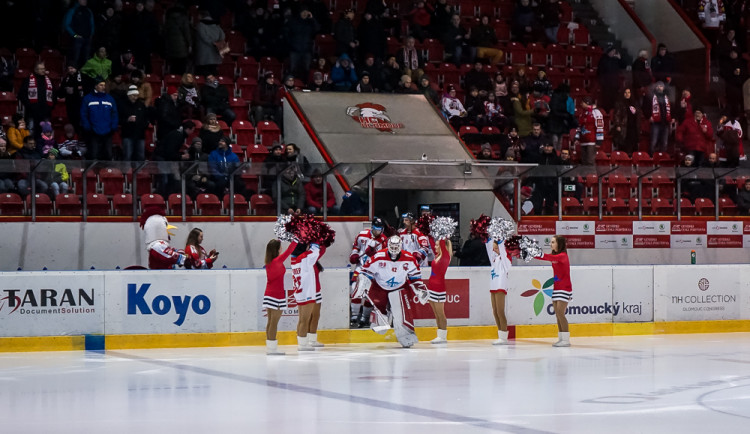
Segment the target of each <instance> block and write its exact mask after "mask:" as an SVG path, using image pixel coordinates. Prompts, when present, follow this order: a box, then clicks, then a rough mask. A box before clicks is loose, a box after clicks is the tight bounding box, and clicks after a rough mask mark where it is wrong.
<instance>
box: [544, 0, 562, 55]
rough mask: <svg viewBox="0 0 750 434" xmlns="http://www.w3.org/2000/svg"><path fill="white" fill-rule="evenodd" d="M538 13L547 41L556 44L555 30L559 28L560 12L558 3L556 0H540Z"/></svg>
mask: <svg viewBox="0 0 750 434" xmlns="http://www.w3.org/2000/svg"><path fill="white" fill-rule="evenodd" d="M538 14H539V21H540V22H541V25H542V27H543V28H544V35H545V36H546V37H547V41H548V42H550V43H552V44H557V30H558V29H559V28H560V15H561V14H562V12H561V11H560V3H558V1H557V0H542V1H541V4H540V5H539V13H538Z"/></svg>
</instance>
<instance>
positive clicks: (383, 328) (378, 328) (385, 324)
mask: <svg viewBox="0 0 750 434" xmlns="http://www.w3.org/2000/svg"><path fill="white" fill-rule="evenodd" d="M365 298H366V299H367V301H369V302H370V304H371V305H372V310H373V312H375V315H377V316H378V319H379V320H380V322H381V323H382V324H383V325H376V326H373V327H371V328H372V331H374V332H375V333H379V334H381V335H382V334H384V333H385V332H387V331H388V330H390V329H391V326H390V325H389V324H388V318H387V317H386V316H385V315H383V312H381V311H380V309H378V307H377V306H376V305H375V303H374V302H373V301H372V299H371V298H370V294H369V293H367V292H365Z"/></svg>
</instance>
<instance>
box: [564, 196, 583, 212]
mask: <svg viewBox="0 0 750 434" xmlns="http://www.w3.org/2000/svg"><path fill="white" fill-rule="evenodd" d="M562 213H563V215H583V205H581V202H579V201H578V199H576V198H574V197H563V198H562Z"/></svg>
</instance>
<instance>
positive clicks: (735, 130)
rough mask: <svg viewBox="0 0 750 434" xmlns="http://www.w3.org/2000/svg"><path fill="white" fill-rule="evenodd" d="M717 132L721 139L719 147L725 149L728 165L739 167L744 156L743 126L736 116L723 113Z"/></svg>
mask: <svg viewBox="0 0 750 434" xmlns="http://www.w3.org/2000/svg"><path fill="white" fill-rule="evenodd" d="M716 134H717V136H718V137H719V139H720V142H719V146H718V148H719V149H720V150H722V151H723V153H724V158H725V159H726V166H727V167H732V168H734V167H737V166H739V164H740V160H741V159H743V157H744V154H745V152H744V149H743V144H742V127H741V126H740V123H739V121H738V120H737V119H736V118H732V117H728V116H726V115H723V116H722V117H721V118H720V119H719V124H718V127H717V129H716Z"/></svg>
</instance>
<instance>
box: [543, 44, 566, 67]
mask: <svg viewBox="0 0 750 434" xmlns="http://www.w3.org/2000/svg"><path fill="white" fill-rule="evenodd" d="M547 52H548V53H549V56H550V65H551V66H552V67H553V68H565V67H567V66H568V54H567V53H566V52H565V50H564V49H563V48H562V47H561V46H560V45H557V44H551V45H549V46H548V47H547Z"/></svg>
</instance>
